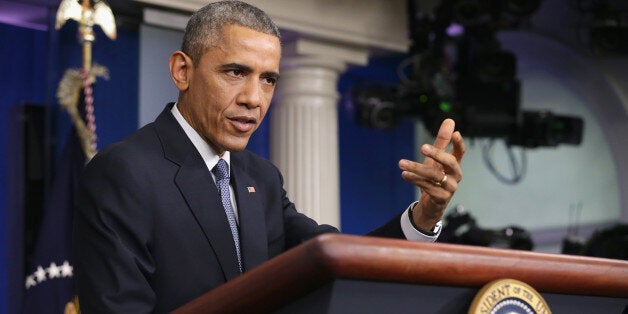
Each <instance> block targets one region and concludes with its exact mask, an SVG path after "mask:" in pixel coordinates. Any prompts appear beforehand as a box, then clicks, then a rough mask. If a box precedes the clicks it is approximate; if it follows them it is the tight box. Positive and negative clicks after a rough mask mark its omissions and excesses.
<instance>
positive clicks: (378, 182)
mask: <svg viewBox="0 0 628 314" xmlns="http://www.w3.org/2000/svg"><path fill="white" fill-rule="evenodd" d="M403 58H404V56H403V55H395V56H391V57H386V58H378V59H374V60H371V62H370V64H369V66H368V67H356V68H351V69H349V70H348V71H347V72H346V73H345V74H344V75H343V76H342V77H341V78H340V81H339V84H338V89H339V91H340V92H341V93H342V95H343V98H342V100H341V101H340V104H339V109H338V110H339V112H338V119H339V126H338V129H339V133H340V139H339V145H340V204H341V205H340V208H341V217H340V218H341V225H342V226H341V227H342V232H343V233H350V234H364V233H366V232H368V231H370V230H372V229H374V228H376V227H378V226H380V225H382V224H383V223H385V222H387V221H388V220H389V219H390V218H392V217H393V216H395V215H397V214H398V213H399V212H401V211H402V210H404V209H405V208H406V207H407V206H408V205H409V204H410V203H411V202H412V201H414V188H413V186H412V185H411V184H409V183H407V182H405V181H404V180H403V179H402V178H401V171H400V170H399V167H398V166H397V164H398V162H399V160H400V159H402V158H406V159H411V160H412V159H414V154H415V151H416V149H415V147H414V124H413V123H412V121H410V120H401V121H400V124H399V125H398V126H397V127H396V128H395V129H393V130H390V131H381V130H375V129H369V128H365V127H362V126H359V125H358V124H357V123H356V122H355V119H354V115H355V111H354V108H353V104H352V102H351V99H350V97H349V92H350V89H351V88H352V87H354V86H355V85H356V84H357V83H360V82H379V83H382V84H391V85H395V84H397V83H398V82H399V78H398V77H397V73H396V68H397V64H399V62H400V61H401V60H402V59H403Z"/></svg>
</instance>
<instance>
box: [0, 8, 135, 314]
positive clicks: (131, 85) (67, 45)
mask: <svg viewBox="0 0 628 314" xmlns="http://www.w3.org/2000/svg"><path fill="white" fill-rule="evenodd" d="M53 13H54V12H53ZM77 29H78V27H77V23H76V22H74V21H68V22H67V23H66V25H65V26H64V27H63V28H62V29H61V30H60V31H55V30H53V31H35V30H31V29H25V28H21V27H15V26H10V25H5V24H0V42H2V43H3V44H2V45H0V49H1V50H0V52H1V55H0V56H2V58H0V70H1V73H2V75H1V76H0V83H1V86H2V93H0V110H1V112H0V128H1V129H0V177H1V178H2V181H0V230H2V233H1V235H0V270H1V272H0V314H3V313H19V312H20V311H21V310H20V308H21V307H22V299H23V295H24V288H25V273H24V272H29V271H30V270H25V269H24V267H23V266H22V265H21V263H23V256H22V254H23V253H24V252H22V251H20V249H21V247H20V245H23V243H22V242H21V241H22V240H23V238H22V232H23V229H22V226H21V225H20V223H21V222H22V220H21V215H22V212H21V210H22V209H21V208H19V207H16V206H10V205H16V204H19V201H15V200H12V199H11V198H16V197H19V195H15V194H13V195H10V194H9V193H8V191H9V187H10V186H11V185H12V184H18V183H19V182H9V181H8V180H7V179H5V178H15V177H16V176H15V173H9V172H10V171H9V169H11V167H15V166H16V164H15V160H14V161H12V163H11V164H10V163H9V160H8V158H7V156H10V155H11V154H10V153H11V149H12V148H11V147H9V142H10V141H9V139H10V138H12V137H16V134H11V133H10V132H9V130H8V125H9V124H10V123H8V122H9V121H8V117H9V116H10V115H9V112H10V111H11V110H12V108H14V107H15V106H18V105H19V104H21V103H23V102H31V103H38V104H43V105H45V106H47V107H48V108H49V110H48V111H49V112H50V113H49V116H48V118H47V121H48V123H47V124H48V125H47V126H46V129H47V132H49V134H50V136H51V137H50V141H49V142H47V143H46V144H47V145H48V149H49V150H50V154H49V155H50V158H49V159H51V160H50V164H51V165H52V166H51V169H49V172H50V179H52V178H53V177H55V176H62V175H67V173H62V174H60V173H55V172H57V170H58V171H62V169H61V168H57V167H59V166H60V164H61V163H62V161H64V160H63V158H62V151H63V148H64V146H65V145H66V140H67V139H68V138H70V129H71V123H70V119H69V117H68V115H67V113H66V112H65V111H63V109H61V107H60V106H59V105H58V104H57V101H56V97H55V93H56V89H57V87H58V83H59V81H60V80H61V77H62V76H63V73H64V71H65V70H66V69H68V68H80V66H81V46H80V44H79V43H78V41H77ZM96 36H97V40H96V43H95V44H94V49H93V62H94V63H98V64H101V65H103V66H105V67H107V68H108V69H109V76H110V79H109V80H108V81H106V80H99V81H98V82H97V84H96V85H95V87H94V105H95V114H96V124H97V127H98V128H97V133H98V143H99V148H102V147H104V146H105V145H107V144H110V143H112V142H115V141H118V140H120V139H122V138H123V137H125V136H127V135H128V134H130V133H132V132H133V131H134V130H135V129H136V128H137V116H138V114H137V97H138V92H137V86H138V69H137V68H138V55H139V54H138V47H139V45H138V31H137V27H136V26H133V25H125V27H121V28H120V27H119V28H118V38H117V39H116V40H115V41H111V40H109V39H108V38H107V37H106V36H105V35H104V34H103V33H102V32H101V31H100V30H96ZM13 172H15V171H13ZM50 185H51V186H52V184H50ZM11 187H12V189H13V191H14V190H15V188H16V187H15V186H11ZM50 193H52V191H50V190H48V191H47V193H46V194H47V195H46V199H47V200H48V202H50V201H52V200H53V199H52V198H51V197H50ZM53 216H54V215H53ZM42 224H43V223H42ZM7 226H10V227H11V228H9V229H7ZM52 232H53V233H55V234H54V236H57V234H56V233H64V232H70V230H66V229H65V228H64V229H60V230H53V231H52ZM51 312H54V313H58V311H55V310H52V311H51Z"/></svg>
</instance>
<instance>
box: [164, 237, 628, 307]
mask: <svg viewBox="0 0 628 314" xmlns="http://www.w3.org/2000/svg"><path fill="white" fill-rule="evenodd" d="M501 278H512V279H516V280H519V281H523V282H525V283H527V284H528V285H530V286H532V287H533V288H534V289H535V290H536V291H538V292H539V293H541V295H542V296H543V298H544V299H545V300H546V301H547V304H548V305H549V307H550V309H551V310H552V311H553V312H554V313H618V314H619V313H622V311H623V310H624V309H625V307H626V306H627V305H628V262H627V261H621V260H611V259H603V258H591V257H582V256H570V255H557V254H545V253H535V252H528V251H516V250H508V249H495V248H486V247H475V246H466V245H453V244H445V243H420V242H419V243H417V242H410V241H405V240H394V239H384V238H374V237H366V236H350V235H340V234H326V235H322V236H319V237H317V238H314V239H312V240H310V241H307V242H305V243H303V244H302V245H300V246H298V247H296V248H294V249H292V250H290V251H288V252H286V253H284V254H282V255H280V256H278V257H276V258H274V259H271V260H269V261H267V262H266V263H264V264H262V265H260V266H259V267H257V268H255V269H253V270H251V271H249V272H246V273H245V274H244V275H242V276H240V277H238V278H236V279H234V280H232V281H229V282H227V283H226V284H224V285H222V286H220V287H218V288H216V289H214V290H211V291H209V292H207V293H206V294H204V295H202V296H200V297H198V298H197V299H195V300H193V301H191V302H189V303H188V304H186V305H184V306H182V307H180V308H179V309H177V310H176V311H174V312H173V313H176V314H187V313H266V312H274V313H467V310H468V308H469V305H470V304H471V301H472V300H473V298H474V296H475V295H476V293H477V292H478V291H479V289H480V288H481V287H482V286H483V285H484V284H486V283H488V282H490V281H493V280H495V279H501Z"/></svg>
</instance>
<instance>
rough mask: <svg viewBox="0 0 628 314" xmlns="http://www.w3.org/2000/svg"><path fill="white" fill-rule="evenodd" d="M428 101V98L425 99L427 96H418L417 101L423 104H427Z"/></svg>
mask: <svg viewBox="0 0 628 314" xmlns="http://www.w3.org/2000/svg"><path fill="white" fill-rule="evenodd" d="M428 100H429V98H428V97H427V95H425V94H423V95H421V96H419V101H420V102H421V103H422V104H424V103H427V101H428Z"/></svg>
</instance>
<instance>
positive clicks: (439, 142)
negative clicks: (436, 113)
mask: <svg viewBox="0 0 628 314" xmlns="http://www.w3.org/2000/svg"><path fill="white" fill-rule="evenodd" d="M455 128H456V122H454V120H452V119H445V120H443V123H441V125H440V128H439V129H438V134H437V135H436V140H434V147H436V148H439V149H443V150H444V149H445V148H447V145H449V142H451V136H452V134H453V133H454V129H455Z"/></svg>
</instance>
